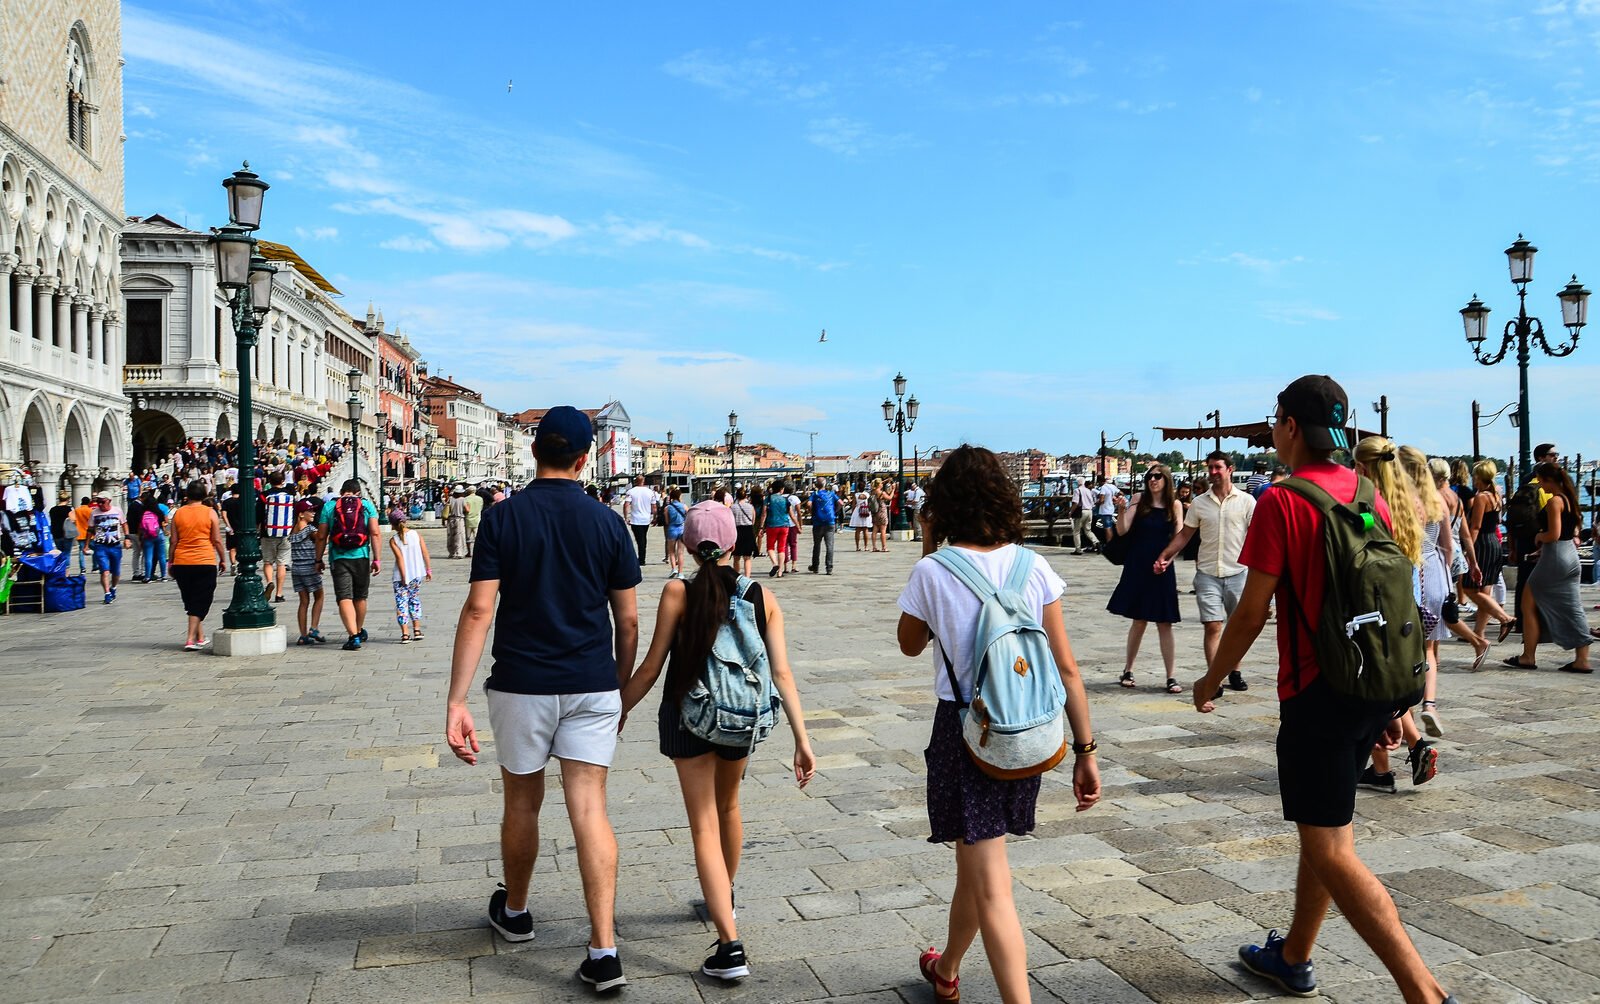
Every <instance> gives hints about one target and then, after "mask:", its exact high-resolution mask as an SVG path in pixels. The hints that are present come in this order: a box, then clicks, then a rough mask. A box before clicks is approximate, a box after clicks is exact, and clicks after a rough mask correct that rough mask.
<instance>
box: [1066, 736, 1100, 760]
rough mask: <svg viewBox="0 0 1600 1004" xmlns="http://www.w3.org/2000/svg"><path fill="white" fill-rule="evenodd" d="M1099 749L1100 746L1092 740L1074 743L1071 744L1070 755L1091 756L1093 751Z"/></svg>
mask: <svg viewBox="0 0 1600 1004" xmlns="http://www.w3.org/2000/svg"><path fill="white" fill-rule="evenodd" d="M1099 748H1100V744H1099V743H1097V742H1095V741H1094V740H1093V739H1091V740H1089V741H1088V742H1086V743H1076V742H1075V743H1073V744H1072V755H1073V756H1089V755H1090V754H1092V753H1093V752H1094V751H1095V750H1097V749H1099Z"/></svg>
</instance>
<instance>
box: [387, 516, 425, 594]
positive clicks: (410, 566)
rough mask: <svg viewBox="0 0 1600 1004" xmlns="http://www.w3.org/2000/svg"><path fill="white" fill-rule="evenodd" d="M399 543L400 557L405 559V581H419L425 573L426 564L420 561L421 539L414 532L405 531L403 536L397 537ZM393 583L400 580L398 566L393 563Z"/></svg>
mask: <svg viewBox="0 0 1600 1004" xmlns="http://www.w3.org/2000/svg"><path fill="white" fill-rule="evenodd" d="M395 539H396V540H398V541H400V555H401V557H403V558H404V559H405V565H406V578H407V581H410V580H412V579H420V578H422V576H423V575H424V573H426V572H427V567H426V563H425V562H424V561H423V560H422V537H421V536H420V535H419V534H418V533H417V531H415V530H409V529H408V530H407V531H406V532H405V534H404V535H403V536H397V537H396V538H395ZM394 581H396V582H399V581H401V580H400V564H399V563H398V562H396V563H395V566H394Z"/></svg>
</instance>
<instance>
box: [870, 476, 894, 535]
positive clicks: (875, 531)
mask: <svg viewBox="0 0 1600 1004" xmlns="http://www.w3.org/2000/svg"><path fill="white" fill-rule="evenodd" d="M868 491H869V492H870V496H869V497H868V499H867V511H868V513H869V514H870V515H871V516H872V537H871V540H872V550H874V551H887V550H889V493H888V492H887V491H885V490H884V488H883V479H882V478H873V479H872V487H871V488H870V489H868Z"/></svg>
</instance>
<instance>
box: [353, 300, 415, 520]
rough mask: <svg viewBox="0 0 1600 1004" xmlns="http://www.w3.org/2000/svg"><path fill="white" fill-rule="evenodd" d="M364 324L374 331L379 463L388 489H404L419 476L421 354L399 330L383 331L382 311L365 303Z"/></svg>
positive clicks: (400, 490)
mask: <svg viewBox="0 0 1600 1004" xmlns="http://www.w3.org/2000/svg"><path fill="white" fill-rule="evenodd" d="M367 326H368V327H369V328H372V329H375V330H376V332H377V340H376V343H375V344H376V348H377V351H378V356H377V387H378V425H377V427H376V429H377V433H378V440H379V442H380V444H381V446H380V450H379V452H380V454H381V456H380V458H379V466H380V467H381V468H382V470H383V480H384V483H385V484H386V485H387V486H388V487H389V489H390V490H391V491H399V492H404V491H405V490H406V489H407V486H408V485H409V484H410V483H411V482H414V481H417V480H419V479H420V478H422V476H423V474H422V431H423V430H422V423H421V418H422V407H421V403H422V383H421V380H420V379H419V377H418V376H417V364H418V362H419V360H420V359H421V353H419V352H418V351H417V350H416V348H415V347H414V346H413V345H412V344H411V340H410V339H409V338H407V337H406V336H405V335H403V334H401V333H400V332H399V331H398V330H396V331H394V332H392V333H391V332H388V331H386V330H384V326H383V317H382V315H381V314H378V315H374V313H373V310H372V306H371V305H370V304H369V305H368V306H367Z"/></svg>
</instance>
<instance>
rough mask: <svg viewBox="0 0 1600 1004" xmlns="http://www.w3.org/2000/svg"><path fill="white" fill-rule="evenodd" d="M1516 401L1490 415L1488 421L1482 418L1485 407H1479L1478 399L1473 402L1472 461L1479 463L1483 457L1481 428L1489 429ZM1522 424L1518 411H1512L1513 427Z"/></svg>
mask: <svg viewBox="0 0 1600 1004" xmlns="http://www.w3.org/2000/svg"><path fill="white" fill-rule="evenodd" d="M1516 403H1517V402H1515V401H1512V402H1511V403H1510V404H1507V405H1506V407H1505V408H1501V409H1500V410H1499V411H1497V412H1495V413H1494V414H1493V415H1490V416H1489V420H1488V421H1487V422H1485V421H1483V418H1482V416H1483V409H1482V408H1481V407H1479V405H1478V402H1476V401H1474V402H1472V462H1473V463H1477V462H1478V461H1480V460H1482V459H1483V450H1482V449H1481V448H1480V446H1479V443H1478V432H1479V430H1481V429H1487V428H1488V427H1489V426H1491V425H1493V424H1494V423H1495V420H1496V419H1498V418H1499V417H1500V416H1501V415H1503V414H1505V411H1506V408H1509V407H1511V405H1513V404H1516ZM1521 424H1522V423H1521V421H1520V420H1519V419H1518V418H1517V413H1516V412H1512V413H1511V427H1512V428H1513V429H1514V428H1516V427H1517V426H1518V425H1521Z"/></svg>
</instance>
